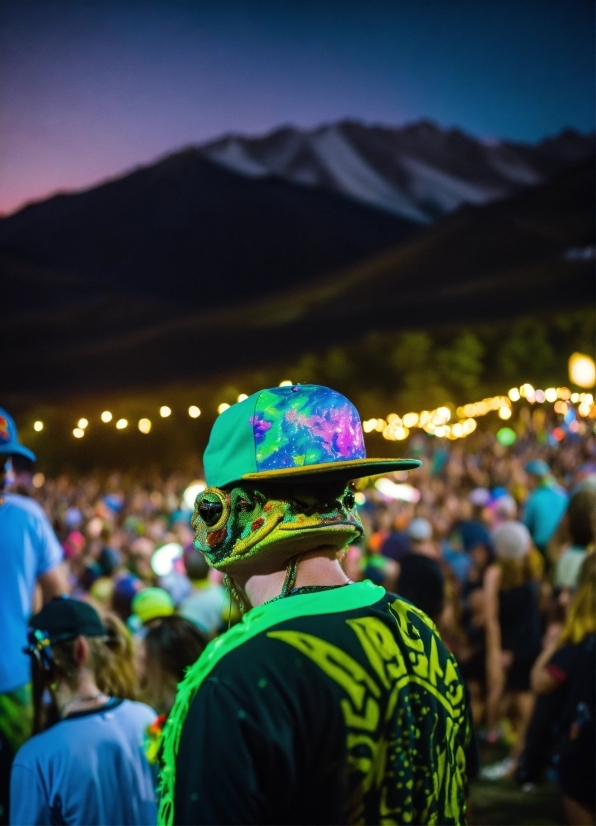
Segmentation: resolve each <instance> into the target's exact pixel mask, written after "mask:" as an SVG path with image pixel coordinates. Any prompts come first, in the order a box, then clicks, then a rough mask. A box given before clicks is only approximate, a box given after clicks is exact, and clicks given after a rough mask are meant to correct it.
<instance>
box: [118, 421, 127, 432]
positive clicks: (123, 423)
mask: <svg viewBox="0 0 596 826" xmlns="http://www.w3.org/2000/svg"><path fill="white" fill-rule="evenodd" d="M116 427H117V428H118V430H124V428H125V427H128V421H127V420H126V419H118V421H117V422H116Z"/></svg>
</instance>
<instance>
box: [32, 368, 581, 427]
mask: <svg viewBox="0 0 596 826" xmlns="http://www.w3.org/2000/svg"><path fill="white" fill-rule="evenodd" d="M287 386H292V382H291V381H289V380H288V381H283V382H281V383H280V387H287ZM247 398H248V396H247V395H246V394H245V393H240V394H239V396H238V399H237V401H238V402H241V401H244V400H245V399H247ZM521 399H525V400H526V401H527V402H528V403H529V404H532V405H533V404H543V403H544V402H548V403H550V404H553V406H554V412H555V413H557V414H558V415H562V416H565V415H566V414H567V413H569V411H570V410H571V411H573V410H576V411H577V415H578V416H580V417H581V418H584V419H585V418H594V419H596V405H595V404H594V396H593V395H592V393H586V392H575V391H574V392H573V393H572V392H571V390H570V389H569V388H568V387H548V388H547V389H546V390H541V389H539V388H537V389H535V388H534V387H533V385H531V384H529V383H527V382H526V383H525V384H522V385H521V386H520V387H512V388H511V389H510V390H509V392H508V393H507V395H506V396H491V397H488V398H485V399H481V400H480V401H476V402H469V403H468V404H464V405H460V406H459V407H456V408H452V407H449V406H447V405H443V406H442V407H437V408H436V409H434V410H422V411H420V412H419V413H416V412H414V411H411V412H409V413H404V415H403V417H400V416H399V415H398V414H397V413H389V414H388V415H387V417H386V418H372V419H365V420H363V422H362V429H363V431H364V432H365V433H372V432H373V431H374V432H377V433H381V434H382V435H383V438H385V439H387V440H388V441H403V440H404V439H407V438H408V436H409V435H410V431H411V429H412V428H419V429H421V430H424V431H425V432H426V433H429V434H431V435H434V436H437V437H438V438H448V439H461V438H465V437H466V436H469V435H470V434H471V433H473V432H474V431H475V430H476V428H477V423H476V419H477V418H479V417H481V416H486V415H487V414H488V413H491V412H496V413H497V415H498V417H499V419H501V420H502V421H508V420H509V419H511V418H512V416H513V410H512V404H513V403H515V402H517V401H520V400H521ZM229 407H230V405H229V404H227V402H222V403H221V404H220V405H219V406H218V408H217V412H218V413H219V414H221V413H223V412H224V411H225V410H227V409H228V408H229ZM159 413H160V416H161V417H162V418H167V417H169V416H170V415H171V414H172V410H171V408H170V407H168V406H167V405H163V406H162V407H161V408H160V410H159ZM453 413H455V415H456V417H457V418H456V420H454V421H452V417H453ZM188 415H189V416H190V417H191V418H193V419H197V418H198V417H199V416H200V415H201V410H200V408H199V407H197V406H196V405H191V406H190V407H189V408H188ZM100 418H101V421H102V422H104V423H108V422H111V421H112V419H113V414H112V413H111V412H110V411H109V410H104V411H103V413H102V414H101V416H100ZM88 426H89V420H88V419H86V418H81V419H79V421H78V422H77V427H75V428H74V430H73V431H72V433H73V436H74V437H75V438H76V439H82V438H83V436H84V435H85V430H86V428H87V427H88ZM137 426H138V429H139V430H140V432H141V433H144V434H148V433H149V432H150V431H151V429H152V422H151V420H150V419H148V418H142V419H139V421H138V425H137ZM567 426H568V427H570V429H571V430H573V431H574V432H575V431H576V430H578V428H580V423H579V422H578V420H577V419H574V425H573V428H571V424H570V423H568V425H567ZM44 427H45V425H44V423H43V422H42V421H39V420H38V421H35V422H34V423H33V429H34V430H35V431H36V432H38V433H39V432H40V431H42V430H43V429H44ZM126 427H128V420H127V419H118V421H117V422H116V428H117V429H118V430H124V429H125V428H126ZM558 430H560V428H558ZM553 432H554V431H553ZM561 433H563V431H561Z"/></svg>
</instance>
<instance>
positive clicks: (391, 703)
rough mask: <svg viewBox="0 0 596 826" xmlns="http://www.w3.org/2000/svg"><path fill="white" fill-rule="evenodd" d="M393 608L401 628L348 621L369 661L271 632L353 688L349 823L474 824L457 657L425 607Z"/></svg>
mask: <svg viewBox="0 0 596 826" xmlns="http://www.w3.org/2000/svg"><path fill="white" fill-rule="evenodd" d="M390 611H391V615H392V617H393V619H394V620H395V622H396V626H397V627H396V628H395V629H394V630H393V631H392V630H391V629H390V627H389V626H388V625H387V624H386V623H384V622H383V621H382V620H381V619H379V618H377V617H374V616H369V617H361V618H358V619H352V620H346V622H347V625H348V626H349V627H350V628H351V629H352V630H353V631H354V633H355V634H356V636H357V637H358V641H359V643H360V645H361V647H362V650H363V652H364V655H365V657H366V660H367V662H368V666H369V667H368V668H365V667H363V666H362V665H361V664H360V663H359V662H357V661H356V660H355V659H354V658H353V657H351V656H349V655H348V654H347V653H346V652H345V651H343V650H342V649H340V648H338V647H337V646H334V645H332V644H331V643H329V642H327V641H325V640H322V639H320V638H318V637H315V636H313V635H311V634H305V633H302V632H299V631H270V632H269V633H268V636H269V637H272V638H273V639H278V640H280V641H282V642H285V643H287V644H288V645H291V646H293V647H294V648H295V649H297V650H298V651H300V652H301V653H302V654H304V655H305V656H307V657H308V658H309V659H310V660H312V662H314V663H315V664H316V665H317V666H318V667H319V668H320V669H321V670H322V671H323V672H324V673H325V674H326V675H327V676H328V677H330V678H331V679H332V680H333V681H334V682H335V683H337V684H338V685H339V686H340V687H341V689H342V691H343V693H344V695H345V696H344V697H342V698H341V700H340V705H341V709H342V713H343V717H344V722H345V725H346V732H347V733H346V746H347V753H348V767H349V799H348V822H349V823H352V824H358V823H365V822H379V823H381V824H393V823H412V822H415V823H429V824H434V823H452V824H460V823H465V789H464V784H465V754H464V747H465V745H466V742H467V739H468V737H469V728H468V727H469V724H468V721H467V717H466V712H465V706H464V695H463V688H462V685H461V682H460V680H459V677H458V675H457V670H456V667H455V665H454V661H453V658H452V657H451V655H450V654H449V653H448V652H447V651H446V649H445V648H444V646H443V645H442V644H441V643H440V641H439V642H437V641H438V639H439V638H438V635H437V632H436V629H435V628H434V626H433V625H432V623H431V622H430V621H429V620H428V618H427V617H426V616H425V615H424V614H423V613H422V612H420V611H418V610H417V609H415V608H413V607H412V606H411V605H409V603H406V602H404V601H403V600H396V601H395V602H394V603H393V604H392V605H391V607H390Z"/></svg>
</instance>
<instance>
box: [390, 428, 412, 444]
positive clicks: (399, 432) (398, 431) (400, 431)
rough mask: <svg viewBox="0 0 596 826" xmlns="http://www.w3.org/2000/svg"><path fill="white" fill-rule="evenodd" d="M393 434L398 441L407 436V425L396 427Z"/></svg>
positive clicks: (408, 433) (408, 432)
mask: <svg viewBox="0 0 596 826" xmlns="http://www.w3.org/2000/svg"><path fill="white" fill-rule="evenodd" d="M393 435H394V438H396V439H397V441H398V442H401V441H403V440H404V439H407V438H408V436H409V435H410V431H409V430H408V428H407V427H396V428H395V431H394V433H393Z"/></svg>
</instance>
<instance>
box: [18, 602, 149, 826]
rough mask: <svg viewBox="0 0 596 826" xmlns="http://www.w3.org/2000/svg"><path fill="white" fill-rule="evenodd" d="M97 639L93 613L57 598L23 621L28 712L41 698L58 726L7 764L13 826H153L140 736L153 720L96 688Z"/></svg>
mask: <svg viewBox="0 0 596 826" xmlns="http://www.w3.org/2000/svg"><path fill="white" fill-rule="evenodd" d="M106 639H107V629H106V627H105V625H104V624H103V622H102V620H101V619H100V617H99V614H98V613H97V611H96V610H95V609H94V608H93V607H92V606H91V605H89V604H88V603H85V602H79V601H78V600H73V599H68V598H67V597H63V598H60V599H56V600H54V601H52V602H50V603H48V604H47V605H46V606H44V608H42V610H41V611H40V612H39V614H36V615H35V616H34V617H33V618H32V619H31V626H30V629H29V640H30V644H29V653H30V654H31V657H32V664H33V676H34V684H35V686H36V688H37V689H38V690H36V706H37V708H36V712H39V711H41V709H40V708H39V706H40V705H41V702H42V697H43V694H44V692H49V694H50V696H51V699H52V708H51V709H50V712H49V713H48V714H46V718H47V719H51V718H52V717H54V718H57V719H58V722H56V723H54V725H52V726H51V727H50V728H47V729H46V730H45V731H42V732H41V733H39V734H36V735H34V736H33V737H32V738H31V739H30V740H29V741H28V742H27V743H25V745H24V746H22V747H21V748H20V749H19V751H18V752H17V754H16V756H15V758H14V761H13V765H12V773H11V784H10V823H11V824H14V826H22V825H23V826H24V824H57V823H69V824H81V825H82V824H89V823H92V824H95V826H103V824H154V823H156V820H157V809H156V799H155V782H154V781H155V778H154V775H153V772H152V769H151V767H150V765H149V762H148V760H147V757H146V754H145V746H146V732H147V729H148V727H149V726H150V725H151V724H152V723H153V722H154V720H155V718H156V714H155V711H154V710H153V709H151V708H150V707H149V706H146V705H144V704H143V703H137V702H132V701H130V700H123V699H119V698H116V697H109V696H107V695H106V694H104V693H102V692H101V691H100V690H99V689H98V685H97V673H98V671H99V668H100V667H101V664H102V662H104V661H105V659H106V657H105V651H103V648H102V647H105V645H106ZM41 717H42V715H41V714H39V713H37V714H36V719H38V720H39V719H41Z"/></svg>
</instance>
